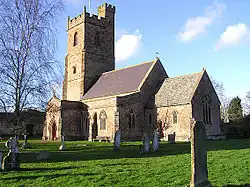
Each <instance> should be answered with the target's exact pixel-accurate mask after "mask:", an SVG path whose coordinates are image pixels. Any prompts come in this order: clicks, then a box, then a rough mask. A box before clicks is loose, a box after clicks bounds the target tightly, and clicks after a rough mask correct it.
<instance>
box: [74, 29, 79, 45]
mask: <svg viewBox="0 0 250 187" xmlns="http://www.w3.org/2000/svg"><path fill="white" fill-rule="evenodd" d="M77 44H78V34H77V32H75V34H74V46H76V45H77Z"/></svg>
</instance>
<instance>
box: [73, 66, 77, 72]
mask: <svg viewBox="0 0 250 187" xmlns="http://www.w3.org/2000/svg"><path fill="white" fill-rule="evenodd" d="M73 74H76V66H73Z"/></svg>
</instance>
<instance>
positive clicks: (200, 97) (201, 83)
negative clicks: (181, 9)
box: [43, 3, 220, 141]
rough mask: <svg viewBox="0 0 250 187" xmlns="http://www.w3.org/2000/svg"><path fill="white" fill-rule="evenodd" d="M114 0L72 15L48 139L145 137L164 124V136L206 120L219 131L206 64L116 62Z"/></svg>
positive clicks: (179, 134) (180, 134)
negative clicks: (185, 67)
mask: <svg viewBox="0 0 250 187" xmlns="http://www.w3.org/2000/svg"><path fill="white" fill-rule="evenodd" d="M114 23H115V7H114V6H112V5H109V4H106V3H105V4H103V5H101V6H99V7H98V15H90V14H89V13H88V12H86V8H84V11H83V13H82V14H80V15H78V16H77V17H74V18H72V19H70V18H68V26H67V32H68V49H67V56H66V58H65V75H64V81H63V93H62V100H60V99H59V98H57V97H56V96H53V98H52V99H51V100H50V101H49V102H48V105H47V109H46V121H45V125H44V129H43V138H44V139H49V140H56V139H60V138H61V135H64V136H65V138H66V139H79V140H80V139H81V140H84V139H86V140H87V139H88V140H90V141H92V140H103V139H105V140H113V138H114V134H115V132H116V130H118V129H120V130H121V132H122V139H124V140H135V139H140V140H141V138H142V135H143V133H147V134H149V135H152V133H153V131H154V130H155V129H158V130H159V133H160V136H161V138H162V139H166V140H167V139H168V135H169V134H175V139H176V140H177V141H187V140H189V137H190V121H191V120H193V119H194V120H199V121H203V122H204V124H205V126H206V130H207V131H206V133H207V137H208V138H212V137H213V136H217V135H220V101H219V99H218V96H217V95H216V92H215V90H214V88H213V85H212V83H211V81H210V79H209V76H208V74H207V72H206V70H205V69H203V70H201V71H200V72H198V73H194V74H189V75H184V76H179V77H169V76H168V74H167V72H166V70H165V69H164V67H163V65H162V63H161V61H160V59H158V58H156V59H155V60H151V61H149V62H145V63H141V64H137V65H134V66H130V67H127V68H122V69H115V54H114V49H115V37H114V34H115V33H114V32H115V24H114Z"/></svg>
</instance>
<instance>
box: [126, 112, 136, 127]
mask: <svg viewBox="0 0 250 187" xmlns="http://www.w3.org/2000/svg"><path fill="white" fill-rule="evenodd" d="M128 126H129V128H130V129H134V128H135V114H134V112H133V110H130V113H129V120H128Z"/></svg>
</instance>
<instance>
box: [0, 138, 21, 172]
mask: <svg viewBox="0 0 250 187" xmlns="http://www.w3.org/2000/svg"><path fill="white" fill-rule="evenodd" d="M5 146H6V147H7V148H8V149H9V153H8V155H7V156H5V157H4V158H3V165H2V169H3V170H17V169H19V168H20V162H19V153H18V152H19V149H18V140H17V138H16V137H15V138H12V137H11V138H10V139H9V140H8V141H7V142H6V143H5Z"/></svg>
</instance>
